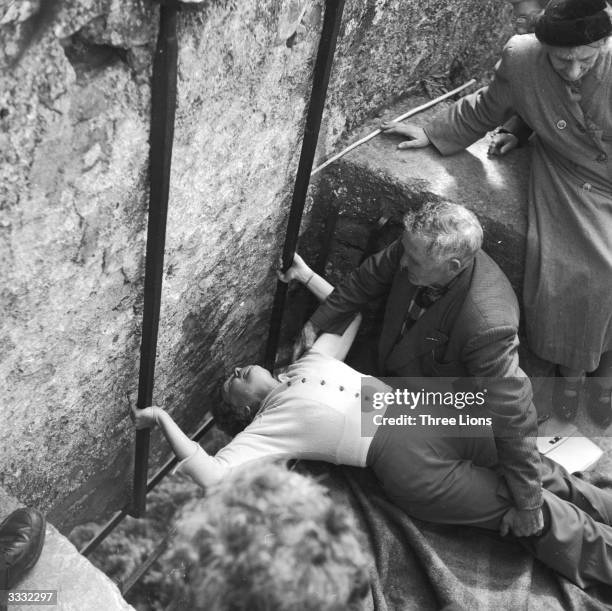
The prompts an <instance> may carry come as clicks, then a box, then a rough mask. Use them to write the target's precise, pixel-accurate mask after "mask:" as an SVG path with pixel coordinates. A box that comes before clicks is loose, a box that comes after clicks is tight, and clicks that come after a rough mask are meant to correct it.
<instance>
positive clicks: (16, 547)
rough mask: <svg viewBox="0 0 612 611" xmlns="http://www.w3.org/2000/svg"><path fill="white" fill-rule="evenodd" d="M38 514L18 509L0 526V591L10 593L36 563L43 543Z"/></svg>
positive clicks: (29, 509) (41, 521) (39, 514)
mask: <svg viewBox="0 0 612 611" xmlns="http://www.w3.org/2000/svg"><path fill="white" fill-rule="evenodd" d="M45 528H46V521H45V517H44V516H43V514H42V513H40V511H38V510H37V509H32V508H28V507H23V508H21V509H17V511H14V512H13V513H11V514H10V515H9V516H8V517H7V518H6V519H5V520H4V521H3V522H2V523H1V524H0V590H10V589H12V588H13V587H14V586H15V585H16V584H17V583H18V582H19V581H20V580H21V579H22V578H23V576H24V575H25V574H26V573H27V571H29V570H30V569H31V568H32V567H33V566H34V565H35V564H36V562H37V560H38V558H39V557H40V553H41V552H42V548H43V544H44V542H45Z"/></svg>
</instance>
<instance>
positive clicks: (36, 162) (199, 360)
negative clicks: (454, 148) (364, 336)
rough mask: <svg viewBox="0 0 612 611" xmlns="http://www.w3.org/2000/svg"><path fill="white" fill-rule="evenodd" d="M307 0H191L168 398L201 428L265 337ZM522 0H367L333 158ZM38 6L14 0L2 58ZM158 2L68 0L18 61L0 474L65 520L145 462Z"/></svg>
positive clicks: (1, 247)
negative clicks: (229, 379)
mask: <svg viewBox="0 0 612 611" xmlns="http://www.w3.org/2000/svg"><path fill="white" fill-rule="evenodd" d="M305 2H306V0H304V2H299V1H297V0H291V1H289V0H283V2H281V1H280V0H241V1H240V2H231V1H227V0H226V1H221V0H218V1H216V2H215V1H212V0H209V1H207V2H204V3H203V4H202V6H201V8H200V10H186V11H184V12H183V13H182V14H181V15H180V19H179V45H180V56H179V83H178V110H177V119H176V130H175V147H174V157H173V166H172V184H171V193H170V205H169V218H168V234H167V244H166V272H165V277H164V292H163V305H162V312H161V328H160V337H159V350H158V364H157V378H156V401H157V402H158V403H160V404H163V405H165V406H166V407H167V408H168V409H169V410H170V411H171V412H172V413H173V414H174V415H175V416H176V417H177V419H178V421H179V422H180V423H181V424H182V425H183V426H185V427H186V428H192V427H193V426H195V424H196V423H197V422H198V421H199V420H200V419H201V418H202V415H203V413H204V412H205V410H206V409H207V408H208V406H209V405H210V402H211V400H212V399H211V397H212V396H213V395H212V393H213V389H214V388H215V386H216V383H217V381H218V379H219V377H220V376H221V375H222V374H223V372H224V371H225V370H226V369H227V368H228V367H229V366H230V365H231V364H232V363H234V362H245V361H253V360H257V359H258V358H259V357H260V356H261V354H262V348H263V343H264V340H265V336H266V332H267V322H268V308H269V306H270V302H271V293H272V291H273V288H274V277H273V275H272V273H271V272H270V268H271V266H272V265H273V263H274V261H275V259H276V256H277V255H276V253H277V252H278V247H279V244H280V243H281V240H282V233H283V230H284V221H285V218H286V208H287V204H288V201H289V199H290V195H291V189H292V186H293V180H294V175H295V169H296V167H297V160H298V157H299V147H300V141H301V130H302V126H303V119H304V116H305V108H306V105H307V99H308V94H309V88H310V77H311V71H312V66H313V63H314V54H315V52H316V45H317V42H318V32H319V31H320V26H321V20H322V7H323V1H322V0H312V1H311V2H310V3H309V6H308V7H306V10H305V12H304V18H303V19H302V21H301V22H300V23H296V18H297V16H298V15H299V13H300V11H301V9H302V8H303V5H304V3H305ZM505 4H506V3H504V2H502V1H501V0H443V1H440V0H437V1H436V2H434V1H433V0H411V1H408V0H354V1H348V2H347V4H346V9H345V16H344V19H343V25H342V28H341V31H340V42H339V48H338V54H337V61H336V63H335V66H334V70H333V73H332V81H331V84H330V92H329V98H328V104H327V108H326V115H325V119H324V123H323V128H322V132H321V137H320V146H319V151H318V158H319V159H323V158H324V157H326V156H327V155H329V154H330V153H331V152H332V151H334V150H335V149H336V148H337V146H338V145H339V142H340V141H341V139H342V137H343V135H344V134H345V133H346V131H347V130H348V129H350V128H352V127H354V126H355V125H359V124H360V123H361V122H362V121H363V120H364V118H365V117H368V116H372V115H374V114H376V112H377V111H378V110H379V109H380V108H381V107H383V106H385V105H388V104H389V103H390V102H391V101H394V100H396V99H398V98H400V97H401V96H404V95H407V94H409V93H414V92H416V91H419V92H423V90H425V91H426V92H430V93H437V92H438V91H439V90H440V89H441V88H442V87H445V86H448V85H450V84H455V83H457V82H460V81H462V80H464V78H466V77H467V76H471V75H472V74H476V75H477V76H481V77H482V76H483V75H484V73H485V71H486V70H487V69H490V67H491V66H492V65H493V61H494V57H495V56H496V54H497V53H498V51H499V48H500V46H501V43H502V42H503V40H504V39H505V37H506V36H507V34H508V30H507V26H506V23H507V16H508V11H507V9H506V8H505ZM35 7H36V4H35V3H34V2H30V0H22V1H21V2H11V1H9V0H0V62H2V63H6V61H7V59H8V58H10V57H11V56H13V55H14V54H15V52H16V48H17V47H16V45H17V43H18V41H19V39H20V36H21V35H22V34H23V31H24V24H26V25H27V19H28V17H29V15H30V14H31V13H32V11H33V10H34V9H35ZM157 19H158V10H157V7H156V4H155V3H152V2H150V1H149V0H63V3H62V9H61V11H60V13H59V15H58V16H57V19H56V22H55V23H54V25H53V27H52V28H51V29H49V30H48V31H46V32H45V33H44V35H43V36H42V38H41V39H40V40H38V41H36V42H35V44H34V45H33V47H32V48H31V49H30V50H29V51H28V53H27V54H26V55H25V57H24V58H23V60H22V61H21V63H20V64H19V65H18V66H17V67H16V68H14V69H13V70H11V71H9V70H7V69H4V70H3V71H2V74H1V76H0V79H1V80H0V253H1V254H0V257H1V263H2V265H1V267H0V304H1V305H0V307H1V312H2V319H1V321H0V393H1V396H2V400H1V402H0V418H1V424H2V426H1V427H0V479H2V482H0V483H2V484H3V485H4V486H6V487H7V488H8V489H9V490H10V491H11V492H12V493H13V494H14V495H16V496H17V497H19V498H20V499H21V500H22V501H24V502H26V503H30V504H35V505H37V506H39V507H41V508H42V509H44V510H48V511H50V516H51V518H52V519H53V521H54V522H55V523H56V524H57V525H58V526H60V527H62V528H68V527H69V526H70V525H71V524H72V523H74V521H76V520H85V519H91V518H94V517H96V516H97V515H99V514H100V513H103V512H104V511H106V510H108V509H109V508H114V507H117V506H118V505H119V504H122V503H123V502H124V501H125V498H126V493H127V490H128V484H129V480H130V477H131V469H132V465H131V445H132V439H133V431H132V429H131V425H130V421H129V419H128V417H127V413H128V406H129V404H130V402H133V401H134V400H135V396H136V389H137V373H138V347H139V328H140V320H141V312H142V280H143V264H144V260H143V259H144V245H145V230H146V207H147V160H148V129H149V116H148V113H149V77H150V66H151V57H152V52H153V48H154V43H155V38H156V32H157ZM152 446H153V448H154V450H153V462H156V461H157V460H158V459H159V458H160V456H161V455H162V454H164V453H165V452H166V450H167V448H166V446H164V445H163V444H161V443H160V442H159V440H158V438H157V437H155V438H154V441H153V444H152Z"/></svg>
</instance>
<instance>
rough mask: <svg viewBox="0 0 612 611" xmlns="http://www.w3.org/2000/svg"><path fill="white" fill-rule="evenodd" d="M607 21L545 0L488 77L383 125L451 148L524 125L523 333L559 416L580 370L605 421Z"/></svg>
mask: <svg viewBox="0 0 612 611" xmlns="http://www.w3.org/2000/svg"><path fill="white" fill-rule="evenodd" d="M611 34H612V23H611V19H610V13H609V7H607V5H606V2H605V1H604V0H551V2H549V4H548V5H547V7H546V9H545V11H544V13H543V14H542V15H540V16H539V17H538V19H537V21H536V26H535V36H534V35H523V36H514V37H513V38H511V39H510V41H509V42H508V44H507V45H506V47H505V48H504V51H503V55H502V58H501V60H500V62H499V63H498V64H497V66H496V70H495V75H494V78H493V79H492V81H491V83H490V84H489V85H488V86H487V87H484V88H483V89H481V90H479V91H477V92H476V93H474V94H472V95H470V96H467V97H465V98H463V99H461V100H460V101H459V102H457V103H456V104H454V105H453V106H451V107H450V108H449V109H448V110H447V111H445V112H444V113H442V114H441V115H440V116H438V117H436V118H435V119H434V120H433V121H432V122H431V123H430V124H429V125H427V126H426V127H425V128H424V129H423V128H421V127H418V126H416V125H413V124H397V123H386V124H383V125H382V128H383V130H384V131H385V132H386V133H390V134H400V135H402V136H406V137H408V138H409V139H410V140H408V141H406V142H402V143H401V144H400V145H399V148H402V149H405V148H420V147H424V146H427V145H429V144H433V145H434V146H435V147H436V148H437V149H438V150H439V151H440V152H441V153H442V154H443V155H450V154H452V153H456V152H458V151H460V150H462V149H464V148H466V147H467V146H469V145H470V144H472V143H473V142H475V141H476V140H478V139H479V138H481V137H482V136H484V134H486V133H487V132H488V131H490V130H491V129H493V128H494V127H495V126H497V125H499V124H501V123H503V122H504V121H505V120H506V119H508V117H509V116H511V115H512V114H518V115H520V116H521V117H522V118H523V120H524V121H525V122H526V123H527V124H528V125H529V127H530V128H531V129H532V130H533V131H534V135H533V137H532V142H533V147H532V148H533V152H532V166H531V179H530V186H529V207H528V221H529V222H528V232H527V249H526V250H527V252H526V266H525V281H524V291H523V300H524V306H525V314H526V326H527V340H528V343H529V346H530V348H531V349H532V350H533V351H534V352H535V353H536V354H537V355H538V356H540V357H541V358H543V359H545V360H548V361H550V362H552V363H555V364H557V365H558V366H559V367H558V371H559V373H560V374H561V375H562V376H563V377H562V378H561V379H562V381H563V391H564V392H563V394H562V398H563V401H564V404H562V405H561V406H560V415H561V416H562V417H565V418H566V419H570V418H571V417H573V415H574V414H575V411H576V409H577V406H578V395H579V390H580V384H581V382H582V380H583V378H584V373H585V372H594V375H595V376H597V380H596V382H597V383H596V384H593V385H592V391H593V392H592V393H591V395H592V396H591V397H590V401H589V403H588V406H589V412H590V414H591V416H592V417H593V419H594V420H595V421H596V422H598V423H599V424H600V425H602V426H607V425H608V424H610V422H612V38H611V36H610V35H611Z"/></svg>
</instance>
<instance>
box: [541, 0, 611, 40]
mask: <svg viewBox="0 0 612 611" xmlns="http://www.w3.org/2000/svg"><path fill="white" fill-rule="evenodd" d="M611 33H612V22H611V21H610V16H609V15H608V13H607V12H606V2H605V0H551V1H550V2H549V3H548V4H547V5H546V8H545V9H544V13H543V14H542V15H540V16H539V18H538V20H537V22H536V26H535V35H536V36H537V38H538V40H539V41H540V42H542V43H544V44H547V45H551V46H553V47H579V46H582V45H588V44H591V43H592V42H596V41H598V40H601V39H602V38H606V37H607V36H609V35H610V34H611Z"/></svg>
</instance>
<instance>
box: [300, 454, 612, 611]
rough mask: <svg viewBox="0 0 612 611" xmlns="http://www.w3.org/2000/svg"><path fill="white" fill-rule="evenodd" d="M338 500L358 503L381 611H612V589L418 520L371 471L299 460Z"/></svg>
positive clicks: (482, 537)
mask: <svg viewBox="0 0 612 611" xmlns="http://www.w3.org/2000/svg"><path fill="white" fill-rule="evenodd" d="M300 469H305V470H307V471H308V472H309V473H311V474H314V475H315V476H316V477H317V478H318V479H319V480H320V481H321V483H322V484H324V485H326V486H327V488H328V489H329V491H330V494H331V495H332V498H334V499H336V500H337V501H338V502H343V503H348V504H350V505H351V506H352V508H353V510H354V513H355V516H356V518H357V520H358V523H359V525H360V527H361V531H362V533H363V536H364V540H363V544H364V546H365V547H366V549H369V551H370V556H371V558H372V565H371V576H372V588H371V599H370V600H369V601H368V607H369V608H370V609H373V610H375V611H394V610H400V609H401V610H402V611H406V610H411V609H415V610H416V609H418V610H419V611H429V610H432V611H433V610H438V609H443V608H444V607H446V606H450V607H449V608H452V609H453V611H459V610H463V609H465V610H469V611H490V610H491V609H503V610H506V609H508V610H512V611H518V610H521V611H522V610H534V611H542V610H557V609H558V610H559V611H574V610H575V611H599V610H603V609H612V588H607V587H599V588H591V589H589V590H588V591H584V590H582V589H580V588H579V587H578V586H576V585H574V584H573V583H571V582H570V581H568V580H567V579H565V578H564V577H561V576H560V575H558V574H556V573H554V572H553V571H551V570H549V569H548V568H546V567H545V566H544V565H543V564H541V563H540V562H539V561H537V560H535V559H533V558H532V556H531V555H530V554H529V553H528V552H527V551H525V550H524V549H523V548H522V547H521V546H520V544H519V543H517V542H516V541H515V540H512V539H503V538H501V537H500V536H498V535H497V533H494V532H489V531H484V530H481V529H477V528H470V527H459V526H449V525H439V524H431V523H428V522H422V521H419V520H416V519H412V518H410V517H409V516H407V515H406V514H405V513H404V512H403V511H401V510H400V509H398V508H397V507H396V506H395V505H393V504H392V503H391V502H389V501H388V500H387V499H386V498H385V495H384V492H383V491H382V490H381V489H380V487H379V486H378V484H377V483H376V480H375V478H374V476H373V475H372V473H371V472H370V471H369V470H368V469H358V468H352V467H334V466H331V465H328V464H324V463H310V462H309V463H306V462H302V463H301V464H300Z"/></svg>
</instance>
